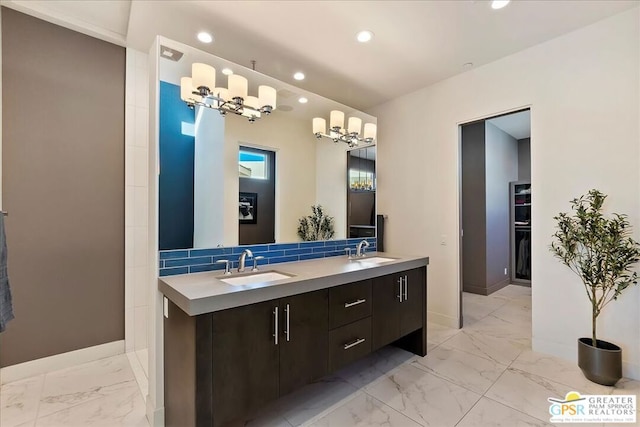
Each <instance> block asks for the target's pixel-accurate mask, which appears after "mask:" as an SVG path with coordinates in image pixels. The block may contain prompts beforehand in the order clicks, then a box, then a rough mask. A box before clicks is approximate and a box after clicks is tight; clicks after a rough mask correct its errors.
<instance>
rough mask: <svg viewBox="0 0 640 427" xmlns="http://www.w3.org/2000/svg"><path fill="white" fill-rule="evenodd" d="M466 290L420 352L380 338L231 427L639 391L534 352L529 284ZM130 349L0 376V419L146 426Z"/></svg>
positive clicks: (505, 416) (444, 420)
mask: <svg viewBox="0 0 640 427" xmlns="http://www.w3.org/2000/svg"><path fill="white" fill-rule="evenodd" d="M463 298H464V302H463V304H464V306H463V309H464V315H465V326H464V328H463V329H460V330H458V329H449V328H445V327H442V326H439V325H435V324H430V325H429V328H428V334H427V336H428V340H429V345H428V354H427V356H425V357H418V356H415V355H413V354H410V353H407V352H405V351H403V350H400V349H397V348H393V347H385V348H383V349H381V350H380V351H377V352H376V353H374V354H372V355H370V356H369V357H367V358H365V359H363V360H361V361H358V362H356V363H354V364H352V365H350V366H349V367H347V368H345V369H343V370H341V371H339V372H336V373H335V374H334V375H332V376H330V377H327V378H324V379H323V380H321V381H318V382H316V383H313V384H310V385H308V386H306V387H304V388H302V389H301V390H299V391H297V392H295V393H292V394H291V395H288V396H285V397H284V398H282V399H279V400H278V401H276V402H273V403H272V404H270V405H269V406H268V407H266V408H263V409H262V410H260V411H259V412H258V413H256V414H249V415H247V416H246V417H245V419H244V420H242V421H238V422H237V423H236V424H235V425H234V426H233V427H235V426H263V427H267V426H269V427H272V426H273V427H276V426H277V427H291V426H322V427H350V426H388V427H412V426H435V427H440V426H442V427H445V426H460V427H470V426H509V427H511V426H547V425H550V424H549V415H548V408H549V404H548V402H547V398H548V397H564V395H565V394H566V393H567V392H568V391H572V390H575V391H579V392H581V393H583V394H614V393H615V394H636V395H638V394H640V381H632V380H627V379H623V380H621V381H620V382H619V383H618V384H617V385H616V387H603V386H599V385H597V384H594V383H591V382H590V381H588V380H586V379H585V378H584V377H583V376H582V373H581V372H580V370H579V369H578V368H577V366H575V365H574V364H573V363H571V362H567V361H564V360H561V359H557V358H555V357H552V356H547V355H543V354H538V353H535V352H533V351H531V348H530V347H531V290H530V288H526V287H521V286H515V285H510V286H508V287H506V288H504V289H502V290H500V291H498V292H496V293H494V294H493V295H491V296H488V297H486V296H479V295H473V294H464V296H463ZM128 356H129V357H127V356H125V355H120V356H116V357H112V358H109V359H103V360H100V361H97V362H91V363H88V364H85V365H81V366H77V367H74V368H70V369H66V370H62V371H57V372H53V373H49V374H46V375H40V376H37V377H33V378H29V379H25V380H21V381H17V382H14V383H9V384H6V385H4V386H3V387H2V389H1V390H0V425H1V426H2V427H26V426H70V427H74V426H86V425H87V426H88V425H102V426H147V425H148V424H147V422H146V419H145V417H144V400H143V396H142V394H141V392H140V389H141V388H140V387H139V385H138V384H137V383H136V378H138V377H139V376H140V375H138V374H140V373H142V374H144V368H143V367H142V366H141V363H140V360H139V356H140V355H133V354H132V353H129V354H128ZM130 363H131V366H134V365H135V364H137V367H134V368H133V369H135V370H136V372H137V374H136V375H134V372H133V370H132V368H131V367H130V366H129V364H130ZM143 376H144V375H143ZM138 381H139V380H138ZM626 425H629V424H626ZM636 425H640V419H639V420H638V423H636Z"/></svg>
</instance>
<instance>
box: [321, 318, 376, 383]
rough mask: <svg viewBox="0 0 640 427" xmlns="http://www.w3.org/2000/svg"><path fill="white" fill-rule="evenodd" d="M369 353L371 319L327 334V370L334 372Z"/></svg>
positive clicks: (359, 321)
mask: <svg viewBox="0 0 640 427" xmlns="http://www.w3.org/2000/svg"><path fill="white" fill-rule="evenodd" d="M370 352H371V317H367V318H365V319H362V320H358V321H357V322H354V323H351V324H349V325H346V326H343V327H341V328H338V329H334V330H333V331H331V332H329V369H330V370H331V371H335V370H337V369H340V368H341V367H343V366H345V365H347V364H349V363H351V362H353V361H354V360H357V359H360V358H361V357H363V356H366V355H367V354H369V353H370Z"/></svg>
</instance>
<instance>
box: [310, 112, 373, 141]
mask: <svg viewBox="0 0 640 427" xmlns="http://www.w3.org/2000/svg"><path fill="white" fill-rule="evenodd" d="M376 131H377V126H376V125H375V123H365V124H364V132H363V131H362V119H360V118H359V117H349V121H348V122H347V128H346V129H345V127H344V113H343V112H342V111H339V110H333V111H331V113H330V115H329V133H328V134H327V121H326V120H325V119H323V118H321V117H315V118H314V119H313V134H314V135H315V136H316V138H318V139H320V138H322V137H325V138H329V139H331V140H333V142H336V143H337V142H344V143H346V144H348V145H349V147H356V146H358V144H360V143H361V142H364V143H367V144H371V143H372V142H374V141H375V139H376Z"/></svg>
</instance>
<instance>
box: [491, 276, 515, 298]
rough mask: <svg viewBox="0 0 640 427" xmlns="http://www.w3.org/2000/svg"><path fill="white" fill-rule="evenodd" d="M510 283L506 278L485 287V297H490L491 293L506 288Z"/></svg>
mask: <svg viewBox="0 0 640 427" xmlns="http://www.w3.org/2000/svg"><path fill="white" fill-rule="evenodd" d="M510 283H511V279H510V278H508V277H507V278H506V279H503V280H501V281H499V282H498V283H494V284H493V285H489V286H487V295H491V294H492V293H494V292H496V291H499V290H500V289H502V288H504V287H505V286H508V285H509V284H510Z"/></svg>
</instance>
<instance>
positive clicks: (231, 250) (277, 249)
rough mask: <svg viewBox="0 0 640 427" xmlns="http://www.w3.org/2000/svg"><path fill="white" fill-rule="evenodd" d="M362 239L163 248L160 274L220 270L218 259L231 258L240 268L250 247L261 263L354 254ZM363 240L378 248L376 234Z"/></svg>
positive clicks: (232, 263)
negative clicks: (222, 246) (224, 246)
mask: <svg viewBox="0 0 640 427" xmlns="http://www.w3.org/2000/svg"><path fill="white" fill-rule="evenodd" d="M361 240H363V239H362V238H357V239H346V240H325V241H317V242H301V243H274V244H268V245H246V246H233V247H228V248H212V249H178V250H173V251H160V265H159V267H160V276H171V275H174V274H186V273H200V272H203V271H211V270H220V269H223V268H224V264H218V263H217V261H219V260H223V259H226V260H229V261H230V262H231V266H232V267H233V268H237V267H238V258H239V257H240V254H241V253H242V251H244V250H245V249H249V250H250V251H251V252H252V253H253V256H255V257H257V256H263V257H264V259H261V260H258V265H265V264H278V263H281V262H292V261H305V260H308V259H316V258H326V257H332V256H339V255H345V253H346V252H345V248H351V249H352V253H354V254H355V249H356V246H357V244H358V242H360V241H361ZM364 240H366V241H368V242H369V245H370V246H369V247H368V248H367V250H368V251H375V250H376V239H375V237H369V238H366V239H364ZM252 263H253V261H252V260H251V259H248V261H247V265H248V266H251V265H252Z"/></svg>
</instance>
